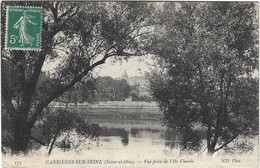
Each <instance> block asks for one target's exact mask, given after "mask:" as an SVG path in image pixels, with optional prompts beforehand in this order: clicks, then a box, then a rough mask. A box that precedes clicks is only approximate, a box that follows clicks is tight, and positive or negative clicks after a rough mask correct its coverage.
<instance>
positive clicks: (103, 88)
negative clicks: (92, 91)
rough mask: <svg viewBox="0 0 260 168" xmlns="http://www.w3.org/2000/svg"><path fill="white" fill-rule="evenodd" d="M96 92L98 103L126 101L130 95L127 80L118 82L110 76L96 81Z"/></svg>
mask: <svg viewBox="0 0 260 168" xmlns="http://www.w3.org/2000/svg"><path fill="white" fill-rule="evenodd" d="M96 90H97V94H96V96H97V97H96V100H97V101H98V100H101V101H124V100H125V98H127V97H128V96H129V94H130V86H129V85H128V84H127V82H126V80H124V79H121V80H116V79H113V78H111V77H109V76H106V77H98V78H97V79H96Z"/></svg>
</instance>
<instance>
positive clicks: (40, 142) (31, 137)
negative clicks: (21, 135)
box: [30, 136, 47, 146]
mask: <svg viewBox="0 0 260 168" xmlns="http://www.w3.org/2000/svg"><path fill="white" fill-rule="evenodd" d="M30 139H31V140H34V141H35V142H37V143H39V144H41V145H43V146H47V144H46V143H44V142H42V141H41V140H39V139H37V138H35V137H33V136H30Z"/></svg>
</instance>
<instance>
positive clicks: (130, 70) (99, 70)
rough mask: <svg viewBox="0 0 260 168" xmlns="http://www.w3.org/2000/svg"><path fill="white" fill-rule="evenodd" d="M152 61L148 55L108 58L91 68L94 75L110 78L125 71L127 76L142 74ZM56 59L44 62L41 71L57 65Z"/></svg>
mask: <svg viewBox="0 0 260 168" xmlns="http://www.w3.org/2000/svg"><path fill="white" fill-rule="evenodd" d="M153 63H154V61H153V59H152V58H151V57H150V56H142V57H131V58H129V59H128V60H127V61H126V60H123V61H116V62H114V61H113V59H111V58H109V59H107V60H106V62H105V63H104V64H102V65H100V66H98V67H96V68H95V69H94V70H93V75H94V77H98V76H110V77H112V78H119V77H121V76H122V75H123V73H124V71H126V73H127V75H128V76H129V77H133V76H144V75H145V73H146V72H149V71H150V68H151V67H152V65H151V64H153ZM57 64H58V61H54V62H44V65H43V68H42V71H51V72H52V71H53V69H54V68H55V66H57Z"/></svg>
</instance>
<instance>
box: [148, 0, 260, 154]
mask: <svg viewBox="0 0 260 168" xmlns="http://www.w3.org/2000/svg"><path fill="white" fill-rule="evenodd" d="M255 5H256V4H254V3H247V2H239V3H236V2H214V3H207V2H189V3H185V2H180V3H165V5H164V7H163V9H162V11H161V12H160V13H159V14H158V18H159V19H158V20H156V21H157V22H158V23H160V25H161V26H158V27H157V29H156V31H155V32H156V33H154V35H153V37H152V42H151V44H150V45H149V46H148V47H147V50H148V51H150V52H151V53H153V54H154V55H155V56H156V59H157V61H158V66H157V68H155V69H154V71H153V72H152V73H151V74H150V87H151V90H152V95H153V96H154V97H155V98H156V99H157V101H158V102H159V104H160V108H161V109H162V110H163V112H164V122H165V125H167V126H168V127H169V128H171V129H176V130H178V131H179V132H180V133H181V134H182V140H183V142H184V143H183V147H184V149H185V148H186V149H192V148H194V150H197V149H199V148H200V145H201V143H200V140H201V138H200V137H199V136H198V134H197V133H196V129H195V127H197V126H200V127H202V128H203V129H204V131H205V133H206V140H207V148H208V154H209V155H211V154H213V153H214V152H216V151H218V150H220V149H222V148H226V147H227V145H228V144H229V143H230V142H232V141H233V140H234V139H236V138H237V137H238V135H240V134H246V135H255V134H257V132H258V79H256V77H254V73H255V72H256V70H257V66H258V45H257V43H258V39H257V37H258V36H257V30H258V27H257V25H256V23H257V21H256V19H257V18H256V7H255ZM191 135H192V136H191ZM187 143H189V144H190V145H187Z"/></svg>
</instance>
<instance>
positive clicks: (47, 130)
mask: <svg viewBox="0 0 260 168" xmlns="http://www.w3.org/2000/svg"><path fill="white" fill-rule="evenodd" d="M84 118H85V117H84V116H83V114H79V113H78V112H77V111H68V110H64V109H61V108H58V109H56V110H55V111H51V109H46V111H45V115H44V118H43V119H42V120H41V121H38V122H37V123H36V126H35V127H34V128H33V129H32V137H33V138H35V139H37V140H38V141H42V143H43V144H44V143H45V145H46V146H49V154H50V153H51V151H52V148H53V146H52V145H56V146H57V147H64V143H61V144H59V143H56V140H57V139H58V138H59V137H62V142H66V143H65V144H66V145H67V146H69V148H71V146H73V147H74V148H77V147H78V146H79V145H80V144H81V143H82V142H81V141H80V139H82V137H84V138H90V139H93V138H95V137H97V136H98V135H99V132H100V128H99V126H98V125H97V124H95V123H89V122H88V121H86V119H84ZM64 134H66V135H65V136H64ZM72 140H73V142H72ZM77 141H78V142H77ZM67 148H68V147H67Z"/></svg>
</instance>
